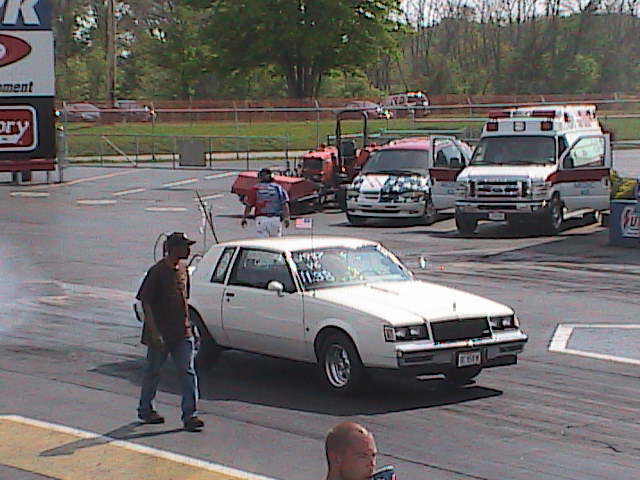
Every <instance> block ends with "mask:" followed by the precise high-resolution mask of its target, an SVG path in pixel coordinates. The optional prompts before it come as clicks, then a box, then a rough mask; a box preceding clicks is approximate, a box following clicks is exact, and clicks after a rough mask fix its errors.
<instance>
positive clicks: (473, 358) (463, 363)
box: [458, 351, 482, 367]
mask: <svg viewBox="0 0 640 480" xmlns="http://www.w3.org/2000/svg"><path fill="white" fill-rule="evenodd" d="M481 363H482V356H481V355H480V352H479V351H476V352H460V353H459V354H458V367H469V366H471V365H480V364H481Z"/></svg>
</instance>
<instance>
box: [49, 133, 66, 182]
mask: <svg viewBox="0 0 640 480" xmlns="http://www.w3.org/2000/svg"><path fill="white" fill-rule="evenodd" d="M57 130H58V132H57V133H58V152H57V153H58V183H62V182H64V169H65V167H66V166H67V137H66V135H65V132H64V127H63V126H62V125H60V126H59V127H58V128H57ZM48 173H49V172H47V174H48ZM47 183H49V182H47Z"/></svg>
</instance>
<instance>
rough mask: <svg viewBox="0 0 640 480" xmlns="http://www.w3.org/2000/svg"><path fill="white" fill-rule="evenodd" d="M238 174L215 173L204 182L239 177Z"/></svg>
mask: <svg viewBox="0 0 640 480" xmlns="http://www.w3.org/2000/svg"><path fill="white" fill-rule="evenodd" d="M237 174H238V172H225V173H214V174H213V175H207V176H205V177H203V178H204V180H215V179H217V178H224V177H230V176H232V175H237Z"/></svg>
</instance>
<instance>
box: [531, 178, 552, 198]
mask: <svg viewBox="0 0 640 480" xmlns="http://www.w3.org/2000/svg"><path fill="white" fill-rule="evenodd" d="M550 188H551V182H543V181H534V182H531V194H532V195H536V196H539V195H546V194H547V192H548V191H549V189H550Z"/></svg>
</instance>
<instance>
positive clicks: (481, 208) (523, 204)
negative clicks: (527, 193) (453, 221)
mask: <svg viewBox="0 0 640 480" xmlns="http://www.w3.org/2000/svg"><path fill="white" fill-rule="evenodd" d="M548 207H549V202H548V201H547V200H536V201H518V202H505V201H502V202H478V201H471V200H458V201H456V212H458V213H464V214H469V215H473V216H474V217H476V218H477V219H478V220H505V218H507V217H510V216H520V215H523V216H524V215H542V214H544V213H545V212H546V211H547V209H548Z"/></svg>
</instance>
